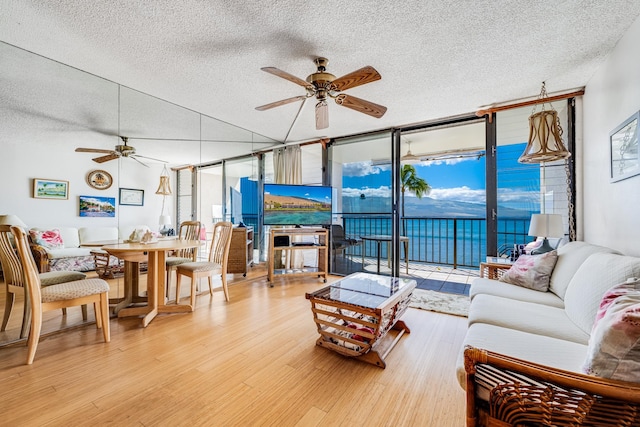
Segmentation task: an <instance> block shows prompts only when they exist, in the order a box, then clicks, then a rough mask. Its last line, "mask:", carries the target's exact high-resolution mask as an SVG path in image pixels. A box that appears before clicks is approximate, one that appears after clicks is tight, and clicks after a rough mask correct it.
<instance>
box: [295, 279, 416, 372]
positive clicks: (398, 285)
mask: <svg viewBox="0 0 640 427" xmlns="http://www.w3.org/2000/svg"><path fill="white" fill-rule="evenodd" d="M415 287H416V281H415V280H411V279H401V278H397V277H389V276H378V275H375V274H369V273H355V274H352V275H350V276H347V277H345V278H344V279H342V280H339V281H337V282H335V283H333V284H332V285H330V286H327V287H324V288H322V289H320V290H318V291H315V292H312V293H307V294H306V298H307V299H308V300H310V301H311V311H312V312H313V319H314V321H315V323H316V325H317V327H318V333H319V334H320V337H319V338H318V340H317V341H316V344H317V345H319V346H321V347H325V348H328V349H331V350H333V351H335V352H337V353H340V354H342V355H345V356H349V357H354V358H358V359H360V360H363V361H365V362H367V363H371V364H374V365H376V366H379V367H381V368H384V367H386V363H385V361H384V359H385V358H386V357H387V355H388V354H389V353H390V352H391V350H392V349H393V347H395V345H396V344H397V342H398V341H399V340H400V338H401V337H402V336H403V335H404V333H405V332H410V331H409V328H408V327H407V325H406V324H405V323H404V322H403V321H402V320H399V319H400V317H401V316H402V314H403V313H404V312H405V311H406V309H407V307H408V306H409V301H410V299H411V293H412V292H413V290H414V289H415ZM391 329H395V330H397V331H398V334H397V335H396V336H395V338H393V340H392V341H391V342H389V341H390V340H391V337H389V339H388V340H384V338H385V337H386V336H387V333H388V332H389V331H390V330H391ZM383 341H386V342H385V343H384V344H383Z"/></svg>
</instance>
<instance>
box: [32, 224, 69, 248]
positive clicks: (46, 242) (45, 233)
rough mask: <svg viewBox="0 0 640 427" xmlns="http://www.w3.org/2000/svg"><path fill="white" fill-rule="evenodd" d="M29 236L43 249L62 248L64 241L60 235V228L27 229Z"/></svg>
mask: <svg viewBox="0 0 640 427" xmlns="http://www.w3.org/2000/svg"><path fill="white" fill-rule="evenodd" d="M29 237H30V238H31V241H32V242H33V243H35V244H36V245H40V246H42V247H43V248H45V249H62V248H64V242H63V240H62V236H61V235H60V230H58V229H57V228H52V229H50V230H37V229H31V230H29Z"/></svg>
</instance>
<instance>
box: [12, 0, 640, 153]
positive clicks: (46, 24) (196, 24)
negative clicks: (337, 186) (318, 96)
mask: <svg viewBox="0 0 640 427" xmlns="http://www.w3.org/2000/svg"><path fill="white" fill-rule="evenodd" d="M639 15H640V2H639V1H637V0H629V1H622V0H613V1H606V2H605V1H601V0H600V1H557V0H541V1H537V2H531V1H528V0H520V1H495V0H484V1H482V0H481V1H473V2H471V1H446V2H444V1H433V0H417V1H416V0H396V1H392V0H386V1H365V0H351V1H348V2H347V1H334V0H331V1H322V0H320V1H315V2H302V1H299V0H278V1H275V0H268V1H237V0H212V1H202V0H181V1H174V0H164V1H160V0H157V1H148V0H111V1H103V2H96V1H86V0H46V1H45V0H42V1H33V0H32V1H27V0H21V1H15V0H13V1H4V2H1V3H0V24H1V25H0V40H2V41H4V42H6V43H9V44H12V45H15V46H18V47H21V48H23V49H26V50H29V51H31V52H34V53H38V54H40V55H43V56H45V57H47V58H51V59H54V60H56V61H59V62H61V63H63V64H68V65H71V66H73V67H76V68H78V69H80V70H84V71H87V72H90V73H93V74H95V75H97V76H101V77H104V78H106V79H109V80H112V81H114V82H117V83H120V84H122V85H124V86H127V87H130V88H133V89H136V90H138V91H142V92H145V93H148V94H150V95H154V96H156V97H159V98H162V99H165V100H168V101H171V102H173V103H176V104H178V105H181V106H184V107H187V108H189V109H192V110H195V111H198V112H201V113H203V114H206V115H209V116H212V117H215V118H217V119H220V120H223V121H225V122H228V123H232V124H234V125H237V126H240V127H242V128H245V129H247V130H250V131H253V132H256V133H259V134H261V135H264V136H266V137H269V138H272V139H275V140H279V141H282V140H283V139H284V138H285V135H286V134H287V132H288V130H289V128H290V126H291V125H292V122H293V120H294V117H295V116H296V113H297V111H298V108H299V105H300V104H299V103H293V104H288V105H285V106H281V107H278V108H274V109H271V110H268V111H264V112H260V111H256V110H255V107H256V106H259V105H263V104H266V103H270V102H273V101H278V100H281V99H284V98H290V97H293V96H297V95H303V94H304V89H303V88H302V87H300V86H298V85H296V84H294V83H291V82H289V81H286V80H284V79H281V78H278V77H276V76H273V75H271V74H267V73H265V72H263V71H261V70H260V68H261V67H266V66H272V67H277V68H279V69H281V70H284V71H287V72H289V73H291V74H293V75H295V76H298V77H300V78H303V79H304V78H306V76H307V75H309V74H310V73H312V72H314V71H315V66H314V64H313V59H314V58H315V57H317V56H324V57H327V58H329V64H328V67H327V70H328V71H329V72H331V73H332V74H334V75H336V76H338V77H339V76H341V75H344V74H347V73H349V72H351V71H354V70H356V69H358V68H361V67H363V66H365V65H371V66H373V67H375V68H376V69H377V70H378V71H379V72H380V74H381V75H382V80H380V81H376V82H373V83H370V84H366V85H363V86H360V87H356V88H353V89H350V90H348V91H347V93H348V94H351V95H354V96H357V97H360V98H364V99H366V100H369V101H372V102H375V103H378V104H382V105H385V106H386V107H388V111H387V113H386V115H385V116H384V117H382V118H381V119H375V118H372V117H370V116H367V115H364V114H361V113H358V112H355V111H353V110H350V109H347V108H344V107H341V106H338V105H336V104H335V103H333V102H331V103H330V105H329V121H330V126H329V128H327V129H323V130H320V131H318V130H316V129H315V125H314V123H315V122H314V117H313V106H314V102H312V101H308V102H306V104H305V106H304V108H303V110H302V113H301V114H300V117H299V118H298V120H297V122H296V123H295V126H294V127H293V129H292V131H291V134H290V135H289V138H288V140H287V141H288V142H289V141H292V142H293V141H306V140H311V139H316V138H318V137H338V136H343V135H350V134H355V133H362V132H367V131H371V130H376V129H383V128H389V127H393V126H401V125H407V124H413V123H419V122H424V121H429V120H433V119H438V118H442V117H448V116H454V115H459V114H465V113H470V112H474V111H476V110H477V109H478V108H479V107H481V106H485V105H488V104H492V103H497V102H505V101H509V100H514V99H521V98H527V97H532V96H536V95H537V94H538V92H539V89H540V83H541V81H543V80H545V81H546V82H547V89H548V91H549V92H550V93H553V92H557V91H565V90H570V89H574V88H578V87H582V86H584V85H585V84H586V83H587V82H588V80H589V78H590V77H591V76H592V75H593V73H594V72H595V70H596V69H597V67H598V66H599V65H600V64H601V63H602V62H603V60H604V59H605V57H606V56H607V54H608V53H609V52H610V51H611V50H612V48H613V47H614V46H615V44H616V43H617V41H618V40H619V39H620V37H621V36H622V35H623V34H624V32H625V31H626V30H627V28H628V27H629V26H630V25H631V23H632V22H634V20H635V19H637V18H638V16H639Z"/></svg>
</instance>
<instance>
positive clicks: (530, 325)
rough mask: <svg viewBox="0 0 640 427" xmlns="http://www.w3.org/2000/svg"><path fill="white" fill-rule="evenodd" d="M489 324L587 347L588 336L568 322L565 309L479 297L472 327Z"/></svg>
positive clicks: (472, 310) (472, 312)
mask: <svg viewBox="0 0 640 427" xmlns="http://www.w3.org/2000/svg"><path fill="white" fill-rule="evenodd" d="M474 323H487V324H490V325H495V326H501V327H503V328H510V329H515V330H518V331H522V332H529V333H532V334H537V335H545V336H548V337H552V338H558V339H562V340H568V341H573V342H577V343H580V344H584V345H586V344H587V343H588V342H589V334H588V333H586V332H584V331H583V330H582V329H580V328H578V327H577V326H576V325H575V324H573V322H571V321H570V320H569V318H568V317H567V314H566V313H565V311H564V309H563V308H559V307H551V306H548V305H543V304H536V303H531V302H524V301H516V300H512V299H509V298H502V297H496V296H493V295H478V296H476V298H474V299H473V304H471V307H470V308H469V324H470V325H472V324H474Z"/></svg>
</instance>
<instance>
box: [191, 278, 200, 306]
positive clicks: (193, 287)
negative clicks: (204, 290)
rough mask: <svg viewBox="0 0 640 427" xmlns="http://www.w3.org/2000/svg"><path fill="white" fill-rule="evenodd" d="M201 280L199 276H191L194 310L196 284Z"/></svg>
mask: <svg viewBox="0 0 640 427" xmlns="http://www.w3.org/2000/svg"><path fill="white" fill-rule="evenodd" d="M198 281H199V278H198V277H197V276H192V277H191V307H193V311H195V310H196V293H197V292H196V285H197V283H198Z"/></svg>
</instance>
